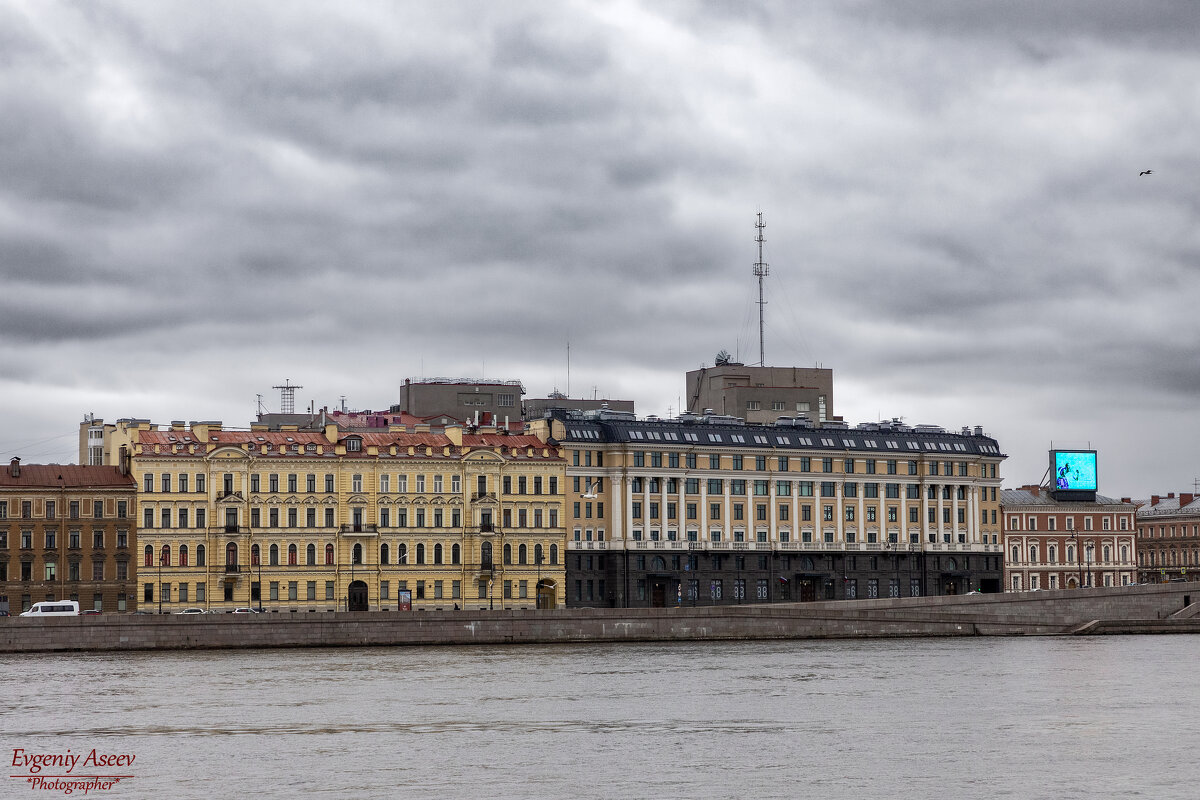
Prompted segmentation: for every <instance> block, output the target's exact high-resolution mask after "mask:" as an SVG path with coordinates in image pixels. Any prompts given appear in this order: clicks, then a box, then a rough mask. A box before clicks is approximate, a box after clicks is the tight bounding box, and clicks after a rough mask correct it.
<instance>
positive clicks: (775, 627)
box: [0, 583, 1200, 653]
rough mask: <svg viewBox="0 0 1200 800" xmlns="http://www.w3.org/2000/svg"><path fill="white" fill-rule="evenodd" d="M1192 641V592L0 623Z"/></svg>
mask: <svg viewBox="0 0 1200 800" xmlns="http://www.w3.org/2000/svg"><path fill="white" fill-rule="evenodd" d="M1118 633H1200V583H1165V584H1155V585H1147V586H1125V587H1112V588H1097V589H1075V590H1064V591H1044V592H1018V593H1012V594H977V595H964V596H955V597H914V598H897V599H878V600H849V601H827V602H815V603H773V604H769V605H740V606H709V607H700V608H692V607H680V608H641V609H613V608H578V609H554V610H549V611H535V610H525V609H523V610H500V611H438V612H420V611H416V612H399V611H375V612H354V613H349V612H343V613H296V614H293V613H287V614H274V613H265V614H207V615H167V616H146V615H129V614H103V615H98V616H81V617H58V618H47V619H40V620H35V619H28V618H19V617H9V618H7V619H0V653H22V652H27V653H36V652H43V653H44V652H67V651H112V650H182V649H228V648H256V647H280V648H285V647H287V648H290V647H365V646H401V645H469V644H534V643H538V644H546V643H555V642H562V643H582V642H621V641H629V642H635V641H638V642H644V641H702V640H726V641H727V640H738V639H745V640H753V639H833V638H899V637H916V636H1030V635H1050V636H1062V635H1099V634H1118Z"/></svg>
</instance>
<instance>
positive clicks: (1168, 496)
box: [1167, 492, 1175, 500]
mask: <svg viewBox="0 0 1200 800" xmlns="http://www.w3.org/2000/svg"><path fill="white" fill-rule="evenodd" d="M1167 499H1168V500H1174V499H1175V493H1174V492H1167Z"/></svg>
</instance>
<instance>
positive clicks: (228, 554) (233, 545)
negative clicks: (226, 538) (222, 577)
mask: <svg viewBox="0 0 1200 800" xmlns="http://www.w3.org/2000/svg"><path fill="white" fill-rule="evenodd" d="M237 556H238V553H237V542H230V543H229V544H227V545H225V565H226V566H237V563H238V560H237Z"/></svg>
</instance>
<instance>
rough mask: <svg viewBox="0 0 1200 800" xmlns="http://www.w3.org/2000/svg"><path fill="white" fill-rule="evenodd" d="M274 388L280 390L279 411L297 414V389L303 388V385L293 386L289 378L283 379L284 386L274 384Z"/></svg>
mask: <svg viewBox="0 0 1200 800" xmlns="http://www.w3.org/2000/svg"><path fill="white" fill-rule="evenodd" d="M271 388H272V389H278V390H279V413H280V414H295V413H296V390H297V389H303V388H304V387H303V386H293V385H292V384H291V383H290V382H289V381H288V379H287V378H284V379H283V385H282V386H272V387H271Z"/></svg>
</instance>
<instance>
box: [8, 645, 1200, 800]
mask: <svg viewBox="0 0 1200 800" xmlns="http://www.w3.org/2000/svg"><path fill="white" fill-rule="evenodd" d="M1198 664H1200V637H1191V636H1160V637H1154V636H1145V637H1142V636H1129V637H1096V638H982V639H981V638H971V639H911V640H871V641H865V640H864V641H858V640H855V641H788V642H737V643H672V644H633V645H587V646H573V645H572V646H500V647H440V648H433V647H428V648H404V647H396V648H372V649H322V650H253V651H190V652H176V653H132V654H130V653H124V654H107V653H104V654H69V655H23V656H6V657H0V747H3V748H4V749H3V750H2V751H0V752H2V753H3V755H4V758H5V759H10V758H12V757H13V756H14V751H17V750H20V751H22V752H21V753H20V754H19V755H22V756H23V755H27V754H31V753H65V752H66V751H67V749H70V750H71V752H72V753H73V754H84V755H86V754H88V753H90V751H91V750H92V749H93V748H95V749H96V750H97V751H98V752H99V753H114V754H130V755H134V756H136V759H135V761H134V763H133V764H132V766H129V767H127V768H123V769H116V770H112V769H109V770H107V773H108V774H128V775H132V776H133V777H131V778H127V779H125V780H123V781H122V782H121V783H120V784H119V785H115V786H113V787H112V788H110V789H109V790H107V791H98V792H96V791H93V792H92V793H90V794H89V795H88V796H89V797H138V798H141V797H172V798H177V797H182V798H192V797H194V798H213V797H227V796H233V797H242V796H245V797H250V798H255V800H258V799H259V798H294V797H301V796H304V797H328V798H355V797H364V798H394V797H416V796H428V797H439V798H446V797H449V798H456V797H464V798H466V797H470V798H479V797H484V798H511V797H547V798H555V797H588V798H590V797H687V798H700V797H722V798H723V797H731V798H732V797H736V798H741V797H798V798H811V797H822V798H933V797H949V798H954V800H961V799H962V798H984V797H987V798H1006V797H1013V798H1073V797H1097V796H1099V797H1149V798H1194V797H1197V796H1198V795H1200V766H1197V763H1196V750H1197V746H1198V745H1200V714H1198V713H1197V711H1196V708H1195V706H1196V700H1197V699H1198V697H1200V689H1198V688H1197V677H1196V676H1197V665H1198ZM60 772H61V770H57V771H56V770H47V773H49V774H59V773H60ZM105 772H106V770H97V769H95V768H94V767H88V768H87V769H86V770H85V769H84V768H82V767H76V768H75V770H74V772H73V773H71V774H72V775H79V774H81V773H83V774H89V775H90V774H104V773H105ZM18 774H21V775H24V774H28V772H27V770H26V769H24V768H23V767H19V766H13V765H11V763H9V762H8V761H6V772H5V773H4V775H3V776H0V797H24V796H62V794H61V793H60V792H54V791H48V790H43V791H31V790H32V789H33V785H32V784H30V783H27V782H26V781H24V780H22V779H20V778H12V777H9V776H10V775H18ZM75 796H78V794H77V795H75Z"/></svg>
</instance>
